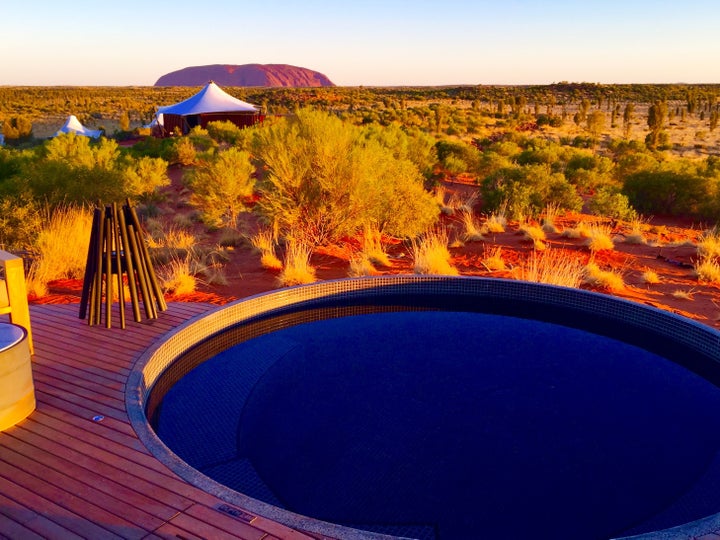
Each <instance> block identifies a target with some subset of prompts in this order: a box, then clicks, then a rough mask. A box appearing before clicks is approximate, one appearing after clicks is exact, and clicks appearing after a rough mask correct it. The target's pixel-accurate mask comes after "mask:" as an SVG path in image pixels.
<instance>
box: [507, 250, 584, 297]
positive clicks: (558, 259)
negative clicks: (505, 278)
mask: <svg viewBox="0 0 720 540" xmlns="http://www.w3.org/2000/svg"><path fill="white" fill-rule="evenodd" d="M582 277H583V266H582V263H581V262H580V261H579V260H578V258H577V257H576V256H575V255H574V254H572V253H570V252H568V251H565V250H561V249H549V250H546V251H543V252H538V251H533V252H532V253H531V254H530V256H529V258H528V259H527V260H526V261H525V264H524V265H523V266H522V267H521V268H520V273H519V276H518V278H519V279H521V280H523V281H534V282H537V283H547V284H549V285H559V286H562V287H573V288H577V287H579V286H580V284H581V283H582Z"/></svg>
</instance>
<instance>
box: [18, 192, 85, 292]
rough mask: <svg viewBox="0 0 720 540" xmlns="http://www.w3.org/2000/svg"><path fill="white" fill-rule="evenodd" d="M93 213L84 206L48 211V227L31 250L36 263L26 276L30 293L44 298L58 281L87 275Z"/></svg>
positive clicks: (63, 207) (40, 234) (42, 231)
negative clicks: (49, 285)
mask: <svg viewBox="0 0 720 540" xmlns="http://www.w3.org/2000/svg"><path fill="white" fill-rule="evenodd" d="M91 228H92V212H91V211H90V210H89V209H88V208H85V207H81V206H62V207H59V208H56V209H55V210H53V211H50V210H49V209H48V210H47V225H46V226H45V227H44V228H43V229H42V230H41V231H40V233H39V234H38V236H37V238H36V240H35V242H34V245H33V247H32V255H33V261H32V264H31V265H30V271H29V272H28V277H27V287H28V292H29V293H31V294H34V295H35V296H38V297H42V296H45V295H46V294H47V292H48V288H47V285H48V283H49V282H51V281H53V280H56V279H78V278H81V277H82V276H83V274H84V272H85V265H86V263H87V253H88V246H89V244H90V230H91Z"/></svg>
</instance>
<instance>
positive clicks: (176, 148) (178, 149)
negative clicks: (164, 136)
mask: <svg viewBox="0 0 720 540" xmlns="http://www.w3.org/2000/svg"><path fill="white" fill-rule="evenodd" d="M173 141H174V142H173V145H172V147H171V149H170V150H169V151H168V156H169V161H170V163H173V164H178V165H182V166H188V165H193V164H194V163H195V161H196V160H197V150H195V145H194V144H193V143H192V141H191V140H190V139H188V138H187V137H177V138H175V139H173Z"/></svg>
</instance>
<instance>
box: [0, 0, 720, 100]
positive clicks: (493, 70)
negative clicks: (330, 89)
mask: <svg viewBox="0 0 720 540" xmlns="http://www.w3.org/2000/svg"><path fill="white" fill-rule="evenodd" d="M249 63H261V64H270V63H278V64H292V65H296V66H302V67H306V68H310V69H314V70H316V71H319V72H321V73H323V74H325V75H327V76H328V77H329V78H330V80H332V81H333V82H334V83H335V84H337V85H341V86H359V85H365V86H397V85H421V86H428V85H446V84H447V85H452V84H549V83H552V82H559V81H570V82H599V83H608V84H609V83H633V82H634V83H651V82H655V83H670V82H688V83H702V82H706V83H720V2H719V1H718V0H445V1H441V0H437V1H429V0H355V1H349V0H260V1H254V2H247V1H242V0H206V1H205V2H201V1H193V2H189V1H187V0H115V1H110V2H106V1H104V0H0V85H43V86H45V85H108V86H129V85H139V86H150V85H152V84H154V83H155V81H156V80H157V79H158V78H159V77H160V76H161V75H163V74H165V73H168V72H171V71H174V70H177V69H181V68H183V67H188V66H198V65H206V64H249Z"/></svg>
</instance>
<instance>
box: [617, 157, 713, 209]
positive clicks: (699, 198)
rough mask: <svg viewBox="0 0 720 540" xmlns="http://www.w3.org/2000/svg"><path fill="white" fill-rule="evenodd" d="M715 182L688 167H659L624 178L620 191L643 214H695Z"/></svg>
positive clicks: (710, 194)
mask: <svg viewBox="0 0 720 540" xmlns="http://www.w3.org/2000/svg"><path fill="white" fill-rule="evenodd" d="M716 190H717V181H716V180H714V179H713V178H710V177H708V176H705V175H703V174H702V173H701V172H700V171H698V170H693V168H691V167H682V166H680V167H677V166H674V167H673V166H669V165H668V166H662V167H659V168H657V169H655V170H648V171H640V172H636V173H633V174H630V175H629V176H627V177H626V178H625V181H624V185H623V189H622V192H623V193H624V194H625V195H626V196H627V197H628V200H629V201H630V204H631V205H632V206H633V208H635V209H636V210H637V211H638V212H641V213H643V214H661V215H699V214H700V211H701V209H702V208H703V206H704V205H705V204H706V203H707V201H708V200H709V199H712V198H713V196H714V195H715V192H716Z"/></svg>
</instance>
